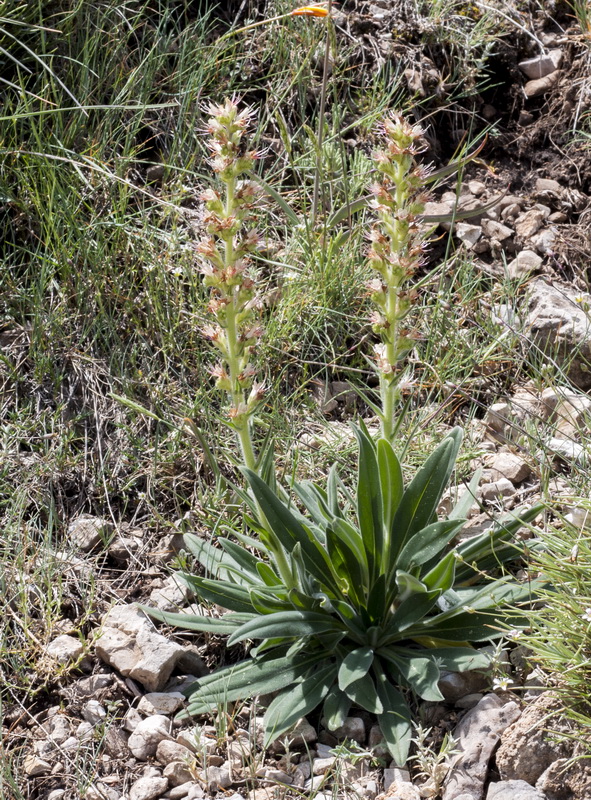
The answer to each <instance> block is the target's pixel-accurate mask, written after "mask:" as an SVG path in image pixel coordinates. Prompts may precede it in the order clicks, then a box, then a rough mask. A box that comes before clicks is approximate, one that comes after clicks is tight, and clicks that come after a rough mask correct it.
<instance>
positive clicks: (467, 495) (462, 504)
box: [447, 467, 482, 519]
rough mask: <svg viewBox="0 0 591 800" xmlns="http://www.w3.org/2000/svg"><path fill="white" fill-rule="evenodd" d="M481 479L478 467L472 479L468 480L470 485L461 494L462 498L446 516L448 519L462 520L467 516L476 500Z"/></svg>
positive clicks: (480, 468)
mask: <svg viewBox="0 0 591 800" xmlns="http://www.w3.org/2000/svg"><path fill="white" fill-rule="evenodd" d="M481 477H482V467H479V468H478V469H477V470H476V472H475V473H474V475H473V476H472V479H471V480H470V483H469V484H468V486H467V487H466V489H465V491H464V492H463V493H462V496H461V497H460V498H459V500H458V501H457V503H456V504H455V506H454V507H453V508H452V510H451V511H450V513H449V514H448V517H447V518H448V519H464V518H465V517H467V516H468V512H469V511H470V509H471V508H472V506H473V505H474V501H475V500H476V497H477V494H478V487H479V486H480V478H481Z"/></svg>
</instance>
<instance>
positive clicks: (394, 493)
mask: <svg viewBox="0 0 591 800" xmlns="http://www.w3.org/2000/svg"><path fill="white" fill-rule="evenodd" d="M376 447H377V457H378V471H379V475H380V486H381V489H382V500H383V504H384V507H383V516H384V531H385V532H386V534H387V536H388V540H387V541H386V542H384V556H385V558H386V559H389V555H390V541H389V537H390V534H391V530H392V522H393V520H394V514H395V513H396V510H397V508H398V506H399V504H400V501H401V499H402V496H403V494H404V479H403V477H402V467H401V465H400V461H399V460H398V458H397V456H396V453H395V452H394V448H393V447H392V445H391V444H390V442H389V441H388V440H387V439H378V442H377V445H376ZM391 566H392V565H391V564H390V563H386V565H385V571H386V572H389V571H390V569H391Z"/></svg>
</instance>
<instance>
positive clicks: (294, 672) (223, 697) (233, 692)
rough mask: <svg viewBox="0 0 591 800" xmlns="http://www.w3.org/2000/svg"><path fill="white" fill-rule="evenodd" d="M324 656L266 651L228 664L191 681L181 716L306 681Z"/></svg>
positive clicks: (194, 713)
mask: <svg viewBox="0 0 591 800" xmlns="http://www.w3.org/2000/svg"><path fill="white" fill-rule="evenodd" d="M325 658H326V656H325V655H324V654H323V653H313V654H311V653H308V654H300V655H295V656H292V657H290V658H287V657H285V656H282V657H274V656H273V653H265V654H264V655H262V656H260V657H257V658H251V659H248V660H247V661H242V662H240V663H239V664H233V665H232V666H230V667H225V668H224V669H221V670H218V671H217V672H213V673H212V674H211V675H206V676H205V677H204V678H200V679H199V680H198V681H196V682H195V683H193V684H191V686H190V687H189V688H188V690H187V694H188V695H189V704H188V707H187V709H186V711H185V712H184V713H183V714H182V715H181V716H182V717H183V718H184V717H186V716H192V715H196V714H205V713H207V712H208V711H210V710H211V709H212V708H215V706H216V705H223V704H226V703H231V702H234V701H235V700H244V699H246V698H248V697H254V696H255V695H259V694H269V693H270V692H276V691H277V690H279V689H285V688H286V687H287V686H291V685H292V684H293V683H295V682H297V681H299V680H303V679H304V678H305V677H306V676H307V675H308V673H309V671H310V668H311V667H314V666H315V665H316V664H319V663H320V662H322V661H324V660H325Z"/></svg>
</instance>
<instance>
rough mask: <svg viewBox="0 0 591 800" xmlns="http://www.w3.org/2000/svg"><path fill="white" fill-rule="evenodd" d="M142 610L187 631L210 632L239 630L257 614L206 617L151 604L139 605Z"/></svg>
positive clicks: (223, 632)
mask: <svg viewBox="0 0 591 800" xmlns="http://www.w3.org/2000/svg"><path fill="white" fill-rule="evenodd" d="M138 607H139V608H141V610H142V611H143V612H144V613H146V614H148V615H149V616H150V617H152V618H153V619H157V620H160V622H166V624H167V625H173V626H174V627H175V628H182V629H184V630H187V631H205V632H209V633H219V634H229V633H232V631H235V630H237V629H238V628H239V627H240V626H241V625H243V624H244V623H245V622H248V620H250V619H253V618H254V617H255V616H256V615H255V614H234V613H229V614H224V615H223V616H222V617H206V616H201V615H200V614H188V613H186V614H184V613H182V612H180V613H174V612H171V611H160V609H158V608H151V607H150V606H143V605H140V606H138Z"/></svg>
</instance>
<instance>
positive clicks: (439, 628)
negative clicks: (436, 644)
mask: <svg viewBox="0 0 591 800" xmlns="http://www.w3.org/2000/svg"><path fill="white" fill-rule="evenodd" d="M441 617H443V619H441ZM498 618H499V615H498V612H497V613H485V612H482V611H481V612H474V613H472V612H470V611H457V612H455V613H454V614H453V615H451V616H448V615H447V614H446V615H443V614H441V615H438V616H435V617H429V618H427V619H425V620H423V621H422V622H421V623H418V624H416V625H413V626H411V627H410V628H408V629H407V630H406V636H407V637H408V638H411V639H421V638H424V637H429V638H431V639H434V640H441V641H442V642H484V641H487V640H488V639H495V638H498V637H499V636H500V635H501V631H499V630H498Z"/></svg>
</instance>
